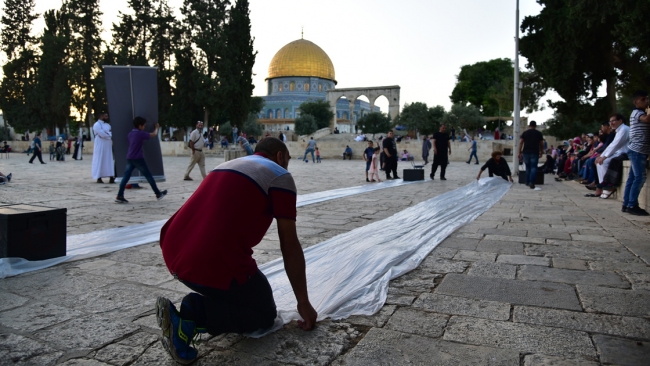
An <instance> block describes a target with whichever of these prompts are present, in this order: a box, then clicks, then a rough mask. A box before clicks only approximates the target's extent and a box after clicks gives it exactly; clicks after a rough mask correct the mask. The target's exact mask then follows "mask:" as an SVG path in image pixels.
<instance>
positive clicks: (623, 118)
mask: <svg viewBox="0 0 650 366" xmlns="http://www.w3.org/2000/svg"><path fill="white" fill-rule="evenodd" d="M612 117H615V118H616V120H617V121H625V117H623V115H622V114H620V113H614V114H612V115H611V116H609V118H612Z"/></svg>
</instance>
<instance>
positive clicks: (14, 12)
mask: <svg viewBox="0 0 650 366" xmlns="http://www.w3.org/2000/svg"><path fill="white" fill-rule="evenodd" d="M36 18H38V15H37V14H35V13H34V0H5V2H4V8H3V16H2V19H1V20H0V23H2V31H1V32H0V38H1V39H2V46H1V49H2V51H3V52H4V53H5V55H6V57H7V62H6V63H5V64H4V65H3V66H2V70H3V74H4V78H3V80H2V83H1V84H0V109H2V112H3V114H4V120H5V124H6V123H8V122H9V123H11V124H12V125H13V127H14V128H16V129H17V130H18V131H23V130H29V129H32V130H33V129H36V128H39V127H42V125H43V123H42V121H40V120H39V119H38V117H37V115H36V114H35V109H36V107H35V105H34V99H33V88H34V74H35V72H36V62H37V58H36V54H35V52H34V43H35V39H34V37H33V36H32V35H31V31H32V23H33V22H34V20H35V19H36Z"/></svg>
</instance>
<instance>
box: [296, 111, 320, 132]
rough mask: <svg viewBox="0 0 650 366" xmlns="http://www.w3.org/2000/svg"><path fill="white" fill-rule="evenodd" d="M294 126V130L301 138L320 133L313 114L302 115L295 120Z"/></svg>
mask: <svg viewBox="0 0 650 366" xmlns="http://www.w3.org/2000/svg"><path fill="white" fill-rule="evenodd" d="M294 124H295V127H294V130H295V131H296V133H297V134H298V135H300V136H304V135H311V134H312V133H314V132H316V131H318V125H317V123H316V118H314V116H312V115H311V114H305V113H303V114H301V115H300V117H298V118H296V119H295V121H294Z"/></svg>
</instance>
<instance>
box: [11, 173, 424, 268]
mask: <svg viewBox="0 0 650 366" xmlns="http://www.w3.org/2000/svg"><path fill="white" fill-rule="evenodd" d="M421 182H422V181H420V183H421ZM412 183H418V182H404V181H402V180H394V181H388V182H383V183H378V184H366V185H363V186H358V187H349V188H340V189H333V190H329V191H323V192H316V193H310V194H305V195H299V196H298V198H297V204H296V206H297V207H302V206H307V205H311V204H314V203H319V202H325V201H329V200H333V199H337V198H342V197H348V196H353V195H356V194H361V193H367V192H372V191H376V190H379V189H386V188H393V187H398V186H402V185H406V184H412ZM166 221H167V220H158V221H153V222H149V223H146V224H139V225H131V226H126V227H121V228H114V229H107V230H100V231H95V232H92V233H87V234H79V235H70V236H68V237H67V251H66V255H65V256H64V257H59V258H52V259H47V260H42V261H28V260H25V259H22V258H0V278H5V277H10V276H17V275H19V274H22V273H26V272H31V271H36V270H40V269H44V268H48V267H51V266H55V265H57V264H59V263H63V262H68V261H73V260H80V259H86V258H91V257H96V256H100V255H103V254H107V253H110V252H114V251H117V250H120V249H126V248H130V247H134V246H137V245H142V244H148V243H153V242H156V241H158V240H159V239H160V229H161V228H162V226H163V225H164V224H165V222H166Z"/></svg>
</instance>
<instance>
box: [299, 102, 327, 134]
mask: <svg viewBox="0 0 650 366" xmlns="http://www.w3.org/2000/svg"><path fill="white" fill-rule="evenodd" d="M300 113H301V114H309V115H311V116H312V117H314V119H315V120H316V126H317V128H316V129H317V130H319V129H321V128H326V127H329V125H330V121H331V120H332V118H334V113H333V112H332V110H331V109H330V103H329V102H328V101H326V100H310V101H307V102H304V103H302V104H301V105H300ZM299 135H302V134H299Z"/></svg>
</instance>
